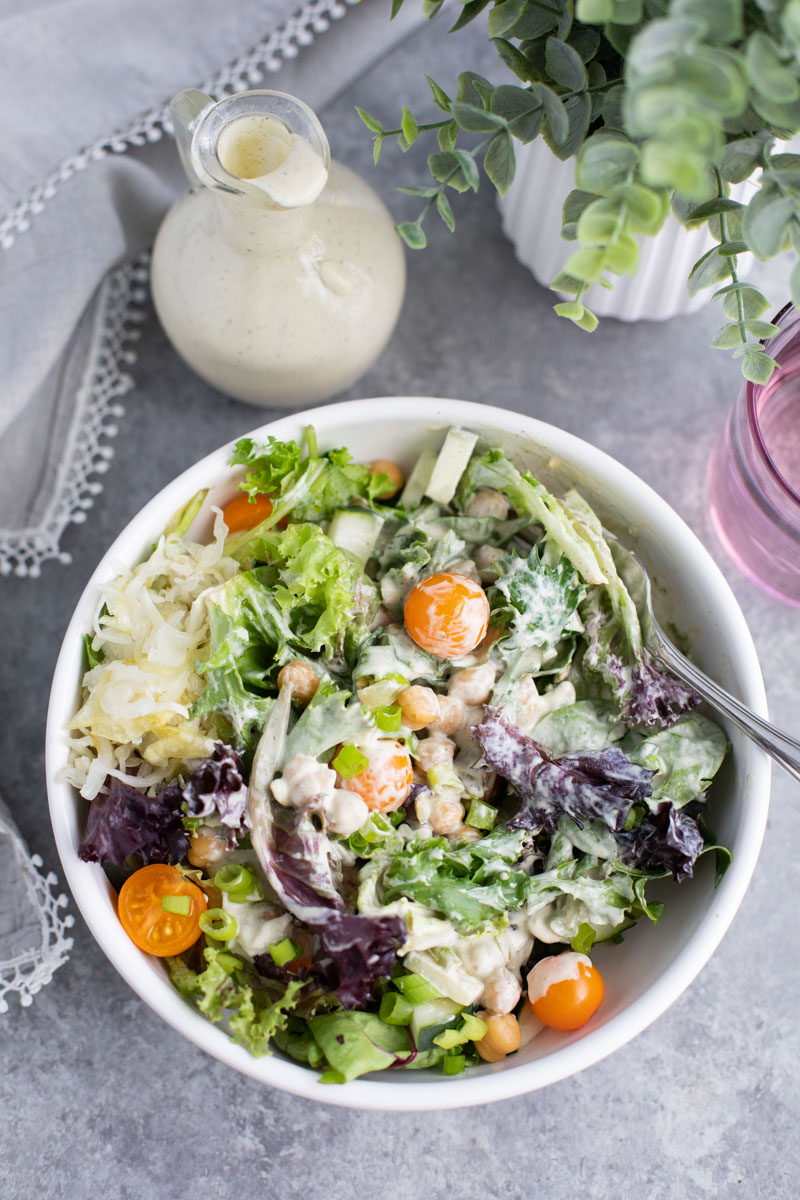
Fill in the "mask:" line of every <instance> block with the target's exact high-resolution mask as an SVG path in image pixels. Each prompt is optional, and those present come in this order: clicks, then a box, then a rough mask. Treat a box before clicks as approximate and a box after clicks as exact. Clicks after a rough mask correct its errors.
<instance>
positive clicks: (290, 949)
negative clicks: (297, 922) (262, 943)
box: [267, 938, 303, 967]
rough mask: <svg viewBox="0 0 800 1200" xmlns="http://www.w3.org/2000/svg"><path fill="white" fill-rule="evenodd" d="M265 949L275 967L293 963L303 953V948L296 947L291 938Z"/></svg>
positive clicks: (283, 939)
mask: <svg viewBox="0 0 800 1200" xmlns="http://www.w3.org/2000/svg"><path fill="white" fill-rule="evenodd" d="M267 949H268V950H269V956H270V958H271V959H272V961H273V962H274V963H275V966H276V967H285V966H286V964H287V963H290V962H294V960H295V959H296V958H299V957H300V955H301V954H302V953H303V947H302V946H298V945H297V943H296V942H293V941H292V939H291V938H282V939H281V941H279V942H275V943H274V944H273V945H272V946H268V947H267Z"/></svg>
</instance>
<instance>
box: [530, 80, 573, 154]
mask: <svg viewBox="0 0 800 1200" xmlns="http://www.w3.org/2000/svg"><path fill="white" fill-rule="evenodd" d="M531 92H532V94H533V95H534V96H535V97H536V99H537V100H538V101H539V102H540V103H541V105H542V108H543V109H544V111H545V114H546V116H547V121H548V124H549V126H550V132H551V134H552V136H553V139H554V141H556V142H563V141H564V140H565V139H566V138H567V136H568V135H569V117H568V116H567V110H566V108H565V107H564V101H563V100H562V99H561V97H560V96H557V95H556V93H555V92H554V91H553V90H552V88H549V87H547V86H546V85H545V84H543V83H534V84H533V85H532V87H531Z"/></svg>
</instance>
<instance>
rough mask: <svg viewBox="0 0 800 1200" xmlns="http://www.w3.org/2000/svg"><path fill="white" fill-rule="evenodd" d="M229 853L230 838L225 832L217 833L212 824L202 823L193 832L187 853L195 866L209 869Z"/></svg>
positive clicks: (204, 869) (203, 869)
mask: <svg viewBox="0 0 800 1200" xmlns="http://www.w3.org/2000/svg"><path fill="white" fill-rule="evenodd" d="M227 853H228V839H227V837H226V836H225V834H224V833H217V831H216V829H212V828H211V826H210V825H201V826H200V828H199V829H198V830H197V831H196V832H195V833H194V834H192V837H191V840H190V842H189V850H188V853H187V855H186V857H187V858H188V860H189V862H190V863H191V864H192V866H193V867H199V868H200V869H201V870H202V871H207V870H208V869H209V867H214V866H216V865H217V863H218V862H220V860H221V859H223V858H224V857H225V855H226V854H227Z"/></svg>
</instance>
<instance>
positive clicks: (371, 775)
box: [341, 738, 413, 813]
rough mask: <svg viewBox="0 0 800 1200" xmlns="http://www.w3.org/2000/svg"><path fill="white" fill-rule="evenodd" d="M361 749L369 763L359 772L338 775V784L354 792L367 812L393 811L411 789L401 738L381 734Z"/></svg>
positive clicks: (411, 772) (410, 775)
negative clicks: (374, 741) (382, 736)
mask: <svg viewBox="0 0 800 1200" xmlns="http://www.w3.org/2000/svg"><path fill="white" fill-rule="evenodd" d="M365 753H367V754H368V758H369V766H368V767H365V769H364V770H363V771H362V772H361V773H360V774H359V775H352V776H351V777H350V778H349V779H342V782H341V786H342V787H343V788H346V789H347V790H348V791H349V792H356V793H357V794H358V795H359V796H360V797H361V799H362V800H363V801H364V803H365V804H366V806H367V808H368V809H369V810H370V812H380V813H388V812H394V810H395V809H396V808H399V807H400V805H401V804H402V803H403V801H404V800H405V799H406V797H407V796H408V793H409V792H410V791H411V785H412V783H413V767H412V765H411V756H410V755H409V753H408V751H407V750H406V748H405V746H404V745H403V744H402V742H396V741H393V740H391V739H388V738H381V740H380V741H378V742H376V743H375V744H374V746H371V747H370V748H369V751H368V752H367V751H365Z"/></svg>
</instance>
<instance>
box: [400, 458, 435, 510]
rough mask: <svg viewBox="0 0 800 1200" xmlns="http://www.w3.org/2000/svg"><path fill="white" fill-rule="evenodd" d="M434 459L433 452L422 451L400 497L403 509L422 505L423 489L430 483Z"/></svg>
mask: <svg viewBox="0 0 800 1200" xmlns="http://www.w3.org/2000/svg"><path fill="white" fill-rule="evenodd" d="M436 457H437V455H436V451H435V450H423V451H422V453H421V454H420V456H419V458H418V459H417V462H416V465H415V467H414V470H413V471H412V472H411V474H410V475H409V477H408V479H407V480H406V486H405V487H404V488H403V491H402V493H401V495H400V503H401V504H402V505H403V507H404V508H416V507H417V506H418V505H419V504H421V503H422V498H423V496H424V495H425V489H426V488H427V486H428V484H429V483H430V479H431V475H432V474H433V468H434V467H435V466H436Z"/></svg>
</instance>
